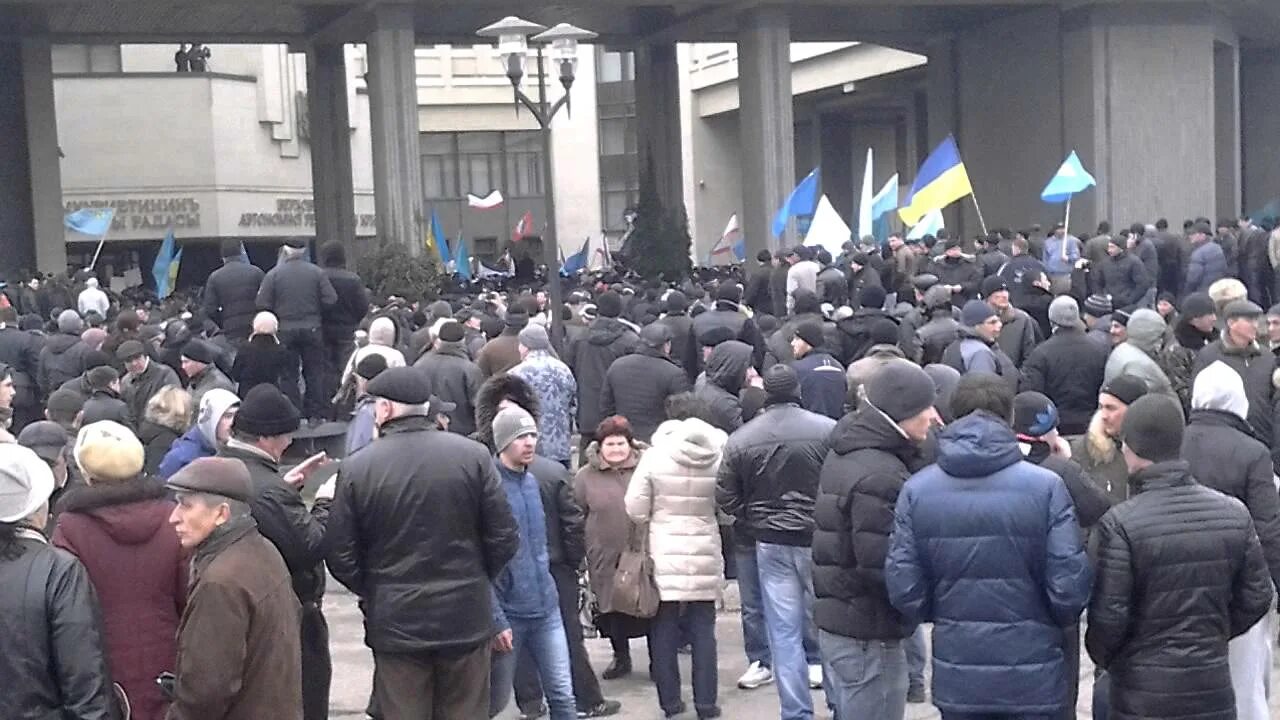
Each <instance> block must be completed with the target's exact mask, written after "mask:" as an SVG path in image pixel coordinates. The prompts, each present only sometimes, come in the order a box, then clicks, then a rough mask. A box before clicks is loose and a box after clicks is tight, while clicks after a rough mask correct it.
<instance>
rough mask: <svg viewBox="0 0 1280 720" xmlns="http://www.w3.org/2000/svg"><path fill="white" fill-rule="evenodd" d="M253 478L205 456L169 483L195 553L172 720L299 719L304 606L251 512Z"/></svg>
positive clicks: (183, 538) (186, 544)
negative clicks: (222, 719) (300, 632)
mask: <svg viewBox="0 0 1280 720" xmlns="http://www.w3.org/2000/svg"><path fill="white" fill-rule="evenodd" d="M250 484H251V483H250V479H249V471H248V470H247V469H245V466H244V463H241V462H238V461H236V460H231V459H227V458H201V459H199V460H196V461H194V462H192V463H191V464H190V465H188V466H186V467H185V468H183V469H182V470H179V471H178V472H177V473H175V474H174V475H173V477H171V478H169V481H168V483H167V484H166V487H168V488H169V489H170V490H172V491H173V492H174V494H175V495H176V496H177V503H178V504H177V506H176V507H174V509H173V512H172V514H171V515H170V516H169V522H170V523H172V524H173V526H174V529H175V530H176V531H177V533H178V540H179V542H181V543H182V547H183V548H185V549H186V550H188V551H190V552H191V553H192V558H191V593H190V595H189V596H188V599H187V606H186V608H185V609H184V610H183V613H182V620H181V623H180V624H179V626H178V661H177V666H176V667H175V668H174V675H176V678H175V680H174V687H173V704H172V705H171V706H170V708H169V715H168V719H169V720H188V719H191V720H195V719H197V718H209V717H244V718H250V717H253V718H301V717H303V715H302V648H301V643H300V639H299V635H298V623H299V617H298V600H297V598H296V597H294V593H293V588H292V586H291V584H290V581H289V570H288V568H286V567H285V563H284V559H283V558H281V557H280V553H279V551H277V550H276V548H275V546H274V545H272V544H271V542H270V541H268V540H267V539H266V538H264V537H262V535H260V534H259V533H258V525H257V523H256V522H254V519H253V514H252V513H251V511H250V509H249V498H250V495H251V490H250Z"/></svg>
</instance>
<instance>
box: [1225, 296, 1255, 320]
mask: <svg viewBox="0 0 1280 720" xmlns="http://www.w3.org/2000/svg"><path fill="white" fill-rule="evenodd" d="M1262 315H1263V310H1262V308H1261V307H1259V306H1258V305H1256V304H1254V303H1251V302H1249V301H1248V300H1234V301H1232V302H1229V303H1227V306H1226V307H1225V308H1223V310H1222V316H1223V317H1224V318H1226V319H1227V320H1231V319H1233V318H1242V317H1248V318H1256V317H1262Z"/></svg>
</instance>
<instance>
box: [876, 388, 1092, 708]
mask: <svg viewBox="0 0 1280 720" xmlns="http://www.w3.org/2000/svg"><path fill="white" fill-rule="evenodd" d="M951 403H952V410H953V411H954V412H955V413H956V415H957V416H959V417H960V419H959V420H957V421H956V422H954V423H952V424H951V425H949V426H947V428H946V429H945V430H943V431H942V432H941V433H940V434H939V437H938V463H937V465H932V466H930V467H928V468H925V469H924V470H921V471H920V472H918V473H916V474H915V475H914V476H912V477H911V479H910V480H908V481H907V483H906V485H905V486H903V489H902V492H901V493H900V494H899V495H898V503H897V507H896V510H895V518H894V530H893V536H892V538H891V540H890V545H889V553H888V557H887V559H886V561H885V584H886V585H887V587H888V591H889V600H890V602H891V603H892V604H893V606H894V607H896V608H897V609H898V610H899V611H900V612H901V613H902V615H903V617H904V619H905V620H906V621H907V622H910V623H926V622H932V623H934V629H933V697H934V704H935V705H937V706H938V708H939V709H940V710H941V711H942V717H943V720H967V719H969V718H971V717H974V716H980V717H983V718H1009V719H1010V720H1014V719H1022V720H1040V719H1041V718H1044V719H1046V720H1047V719H1048V718H1051V717H1055V716H1057V715H1058V714H1059V713H1060V712H1061V711H1062V708H1063V706H1064V705H1065V704H1066V703H1067V696H1068V694H1067V684H1068V683H1069V682H1075V681H1076V679H1075V678H1069V677H1067V675H1068V673H1067V671H1066V667H1067V665H1066V662H1065V659H1064V650H1063V643H1064V629H1065V628H1069V627H1071V626H1073V625H1075V624H1076V623H1077V622H1079V618H1080V613H1081V611H1082V610H1083V609H1084V606H1085V603H1086V602H1088V599H1089V588H1090V581H1091V575H1090V569H1089V562H1088V559H1087V558H1086V557H1085V552H1084V547H1083V546H1082V544H1081V540H1080V538H1081V535H1080V528H1079V526H1078V524H1077V523H1076V516H1075V511H1074V510H1073V508H1072V503H1071V496H1070V494H1068V492H1067V488H1066V486H1065V485H1064V484H1063V482H1062V479H1061V478H1059V477H1058V476H1057V475H1056V474H1054V473H1053V472H1051V471H1049V470H1045V469H1043V468H1040V467H1038V466H1035V465H1032V464H1031V463H1028V462H1026V461H1024V459H1023V456H1022V451H1021V449H1020V448H1019V446H1018V440H1017V437H1016V436H1015V435H1014V433H1013V430H1012V429H1011V428H1010V426H1009V419H1010V418H1011V417H1012V414H1013V394H1012V392H1011V391H1010V390H1009V388H1008V386H1007V385H1006V384H1005V383H1003V382H1001V381H1000V380H999V379H998V378H996V377H994V376H991V375H971V376H966V377H964V378H962V379H961V381H960V384H959V385H958V386H957V387H956V390H955V394H954V395H953V396H952V400H951Z"/></svg>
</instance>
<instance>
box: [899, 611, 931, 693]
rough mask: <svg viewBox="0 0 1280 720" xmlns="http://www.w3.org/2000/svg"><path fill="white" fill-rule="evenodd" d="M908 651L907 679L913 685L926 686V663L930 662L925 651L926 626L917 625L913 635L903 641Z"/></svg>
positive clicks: (903, 645) (904, 647)
mask: <svg viewBox="0 0 1280 720" xmlns="http://www.w3.org/2000/svg"><path fill="white" fill-rule="evenodd" d="M902 647H903V649H905V650H906V652H907V681H908V684H910V685H912V686H916V685H919V686H920V687H924V664H925V663H926V662H928V658H927V657H925V652H924V626H923V625H917V626H916V631H915V632H913V633H911V637H909V638H907V639H906V640H903V641H902Z"/></svg>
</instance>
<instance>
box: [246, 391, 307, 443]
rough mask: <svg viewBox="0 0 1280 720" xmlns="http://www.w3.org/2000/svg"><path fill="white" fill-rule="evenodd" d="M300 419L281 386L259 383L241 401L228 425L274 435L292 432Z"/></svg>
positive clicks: (261, 435) (247, 431) (256, 433)
mask: <svg viewBox="0 0 1280 720" xmlns="http://www.w3.org/2000/svg"><path fill="white" fill-rule="evenodd" d="M300 419H301V418H300V416H299V415H298V409H297V408H295V407H294V406H293V403H291V402H289V398H287V397H285V395H284V393H282V392H280V388H278V387H276V386H275V385H272V384H270V383H261V384H259V385H255V386H254V387H253V389H252V390H250V391H249V393H248V394H247V395H245V396H244V399H243V400H241V401H240V409H239V410H237V411H236V417H235V420H232V421H231V429H232V430H235V431H237V432H241V433H244V434H245V435H254V436H256V437H275V436H277V435H288V434H289V433H291V432H295V431H296V430H297V429H298V425H299V421H300Z"/></svg>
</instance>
